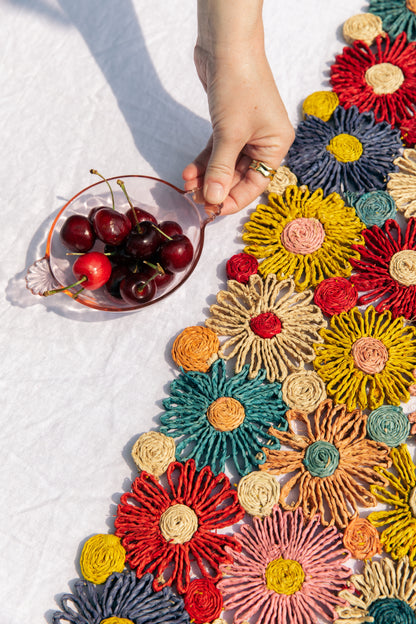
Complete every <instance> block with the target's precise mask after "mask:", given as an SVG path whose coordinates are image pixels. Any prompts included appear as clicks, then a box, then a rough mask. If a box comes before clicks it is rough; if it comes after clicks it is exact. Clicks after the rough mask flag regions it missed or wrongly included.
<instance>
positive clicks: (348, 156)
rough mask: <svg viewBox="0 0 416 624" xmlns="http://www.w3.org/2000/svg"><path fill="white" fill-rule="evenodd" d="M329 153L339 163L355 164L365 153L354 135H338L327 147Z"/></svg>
mask: <svg viewBox="0 0 416 624" xmlns="http://www.w3.org/2000/svg"><path fill="white" fill-rule="evenodd" d="M326 149H327V150H328V152H331V154H332V155H333V156H334V158H336V159H337V160H338V161H339V162H344V163H345V162H353V161H354V160H359V159H360V158H361V155H362V153H363V146H362V143H361V141H359V140H358V139H357V138H356V137H355V136H352V134H337V135H336V136H334V137H333V138H332V139H331V140H330V142H329V143H328V145H327V146H326Z"/></svg>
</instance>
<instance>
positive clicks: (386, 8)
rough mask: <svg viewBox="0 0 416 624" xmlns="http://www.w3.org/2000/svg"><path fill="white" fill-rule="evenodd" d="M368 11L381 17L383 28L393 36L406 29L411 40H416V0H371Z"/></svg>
mask: <svg viewBox="0 0 416 624" xmlns="http://www.w3.org/2000/svg"><path fill="white" fill-rule="evenodd" d="M368 11H369V12H370V13H373V14H374V15H378V16H379V17H381V19H382V20H383V28H384V29H385V30H387V32H388V33H389V35H391V36H392V37H397V35H400V33H401V32H403V31H404V32H405V33H406V34H407V38H408V39H409V41H416V2H415V0H370V6H369V7H368Z"/></svg>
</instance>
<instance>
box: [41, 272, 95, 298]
mask: <svg viewBox="0 0 416 624" xmlns="http://www.w3.org/2000/svg"><path fill="white" fill-rule="evenodd" d="M87 279H88V277H87V276H86V275H83V276H82V277H81V279H79V280H78V281H77V282H74V283H73V284H71V285H70V286H64V287H63V288H55V289H54V290H46V291H45V292H44V293H42V295H43V296H44V297H50V295H56V293H59V292H63V291H64V290H69V289H70V288H75V286H79V284H82V283H83V282H85V281H86V280H87ZM82 290H84V289H83V288H81V290H79V291H78V292H77V293H76V295H75V296H76V297H77V296H78V295H79V293H80V292H81V291H82Z"/></svg>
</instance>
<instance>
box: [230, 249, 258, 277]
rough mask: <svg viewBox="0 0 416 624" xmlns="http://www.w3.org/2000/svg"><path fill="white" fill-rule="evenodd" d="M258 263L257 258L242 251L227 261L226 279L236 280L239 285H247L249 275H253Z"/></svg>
mask: <svg viewBox="0 0 416 624" xmlns="http://www.w3.org/2000/svg"><path fill="white" fill-rule="evenodd" d="M258 267H259V263H258V261H257V258H255V257H254V256H252V255H250V254H248V253H245V252H244V251H242V252H241V253H239V254H235V256H231V258H230V259H229V260H228V261H227V265H226V271H227V277H228V279H233V280H237V282H240V284H247V282H248V280H249V277H250V275H255V274H256V273H257V269H258Z"/></svg>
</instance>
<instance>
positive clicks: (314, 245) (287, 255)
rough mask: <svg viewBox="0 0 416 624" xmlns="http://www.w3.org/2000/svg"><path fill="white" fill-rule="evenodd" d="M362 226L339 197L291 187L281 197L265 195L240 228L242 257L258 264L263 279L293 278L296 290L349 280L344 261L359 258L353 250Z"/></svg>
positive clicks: (348, 267)
mask: <svg viewBox="0 0 416 624" xmlns="http://www.w3.org/2000/svg"><path fill="white" fill-rule="evenodd" d="M362 229H364V224H363V223H361V221H360V220H359V219H358V218H357V216H356V214H355V210H354V208H350V207H349V206H346V205H345V204H344V201H343V200H342V198H341V197H340V196H339V195H338V194H337V193H331V194H330V195H328V196H327V197H324V195H323V193H322V190H321V189H318V190H317V191H315V192H314V193H312V194H311V193H310V191H309V190H308V189H307V188H303V189H300V188H298V187H297V186H290V187H289V188H288V189H286V191H285V192H284V194H283V195H273V194H271V195H269V203H268V204H267V205H264V204H260V205H259V206H257V208H256V210H255V211H254V212H253V213H252V214H251V216H250V219H249V221H247V222H246V223H245V224H244V230H245V231H244V233H243V241H244V242H245V243H248V246H247V247H245V251H246V252H247V253H249V254H251V255H253V256H255V257H256V258H264V260H263V261H262V262H261V263H260V266H259V272H260V273H261V275H263V276H264V275H268V274H269V273H275V274H276V277H277V279H285V278H288V277H292V276H293V279H294V282H295V284H296V288H297V290H304V289H305V288H309V287H311V286H316V284H318V283H319V282H321V281H322V280H323V279H325V278H326V277H331V276H333V275H345V276H346V275H350V273H351V266H350V264H349V262H348V259H349V258H351V257H356V258H358V257H359V255H358V254H357V252H354V251H352V247H351V246H352V245H353V244H354V243H355V244H357V243H360V242H362V241H363V238H362V236H361V234H360V232H361V230H362Z"/></svg>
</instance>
